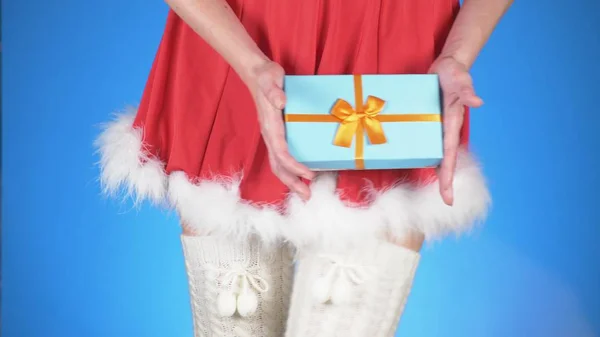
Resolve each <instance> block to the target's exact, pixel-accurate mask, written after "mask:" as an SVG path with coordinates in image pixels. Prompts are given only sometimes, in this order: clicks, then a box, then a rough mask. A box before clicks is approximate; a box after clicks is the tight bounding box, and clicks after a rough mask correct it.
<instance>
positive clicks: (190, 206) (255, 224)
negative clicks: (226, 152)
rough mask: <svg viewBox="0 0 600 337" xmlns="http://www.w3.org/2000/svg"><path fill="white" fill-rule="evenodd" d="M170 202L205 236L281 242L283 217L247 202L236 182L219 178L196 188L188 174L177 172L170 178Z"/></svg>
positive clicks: (200, 183) (267, 207)
mask: <svg viewBox="0 0 600 337" xmlns="http://www.w3.org/2000/svg"><path fill="white" fill-rule="evenodd" d="M169 202H170V204H171V205H173V207H174V208H175V209H177V211H178V213H179V216H180V217H181V219H182V221H183V222H185V224H186V225H187V226H190V227H191V228H192V229H193V230H194V231H196V232H197V233H199V234H202V235H203V234H210V235H216V236H225V237H230V238H232V239H234V240H244V239H247V238H248V237H250V236H258V237H260V238H261V239H262V240H263V242H265V243H275V242H276V241H277V239H281V237H280V228H281V224H282V223H283V216H282V215H281V213H280V212H278V211H277V210H275V209H273V208H271V207H269V206H264V207H258V206H253V205H250V204H248V203H246V202H244V201H243V200H242V199H241V198H240V194H239V180H236V179H230V178H229V179H228V178H215V179H214V180H212V181H201V182H199V183H197V184H193V183H191V182H190V180H189V179H188V177H187V176H186V175H185V173H183V172H174V173H172V174H171V175H170V176H169Z"/></svg>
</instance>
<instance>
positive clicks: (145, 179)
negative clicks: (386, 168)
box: [96, 111, 490, 249]
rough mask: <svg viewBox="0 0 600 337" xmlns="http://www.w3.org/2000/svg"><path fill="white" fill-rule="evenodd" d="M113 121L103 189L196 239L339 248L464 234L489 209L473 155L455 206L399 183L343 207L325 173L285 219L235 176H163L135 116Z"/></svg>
mask: <svg viewBox="0 0 600 337" xmlns="http://www.w3.org/2000/svg"><path fill="white" fill-rule="evenodd" d="M134 113H135V111H130V112H129V114H126V115H122V116H119V117H118V118H117V119H116V120H115V121H114V122H112V123H109V124H108V126H107V127H106V129H105V130H104V132H103V133H102V134H101V135H100V137H99V138H98V141H97V143H96V144H97V145H98V146H99V148H100V151H99V152H100V156H101V159H100V165H101V182H102V184H103V186H104V191H105V192H107V193H109V194H114V193H115V192H117V191H119V190H122V189H123V190H125V192H126V194H127V195H132V196H134V197H135V200H136V201H138V202H139V201H142V200H144V199H149V200H151V201H154V202H164V201H166V202H167V203H168V204H169V205H171V206H172V207H173V208H175V209H176V210H177V212H178V214H179V215H180V217H181V220H182V222H184V223H185V224H186V225H187V226H189V227H191V229H193V230H194V231H196V232H198V233H200V234H210V235H216V236H224V237H228V238H231V239H234V240H244V239H246V238H248V237H249V236H258V237H260V238H261V239H262V240H263V241H264V242H266V243H274V242H276V241H277V240H278V239H282V238H283V239H285V240H288V241H291V242H292V243H293V244H295V245H296V246H297V247H307V246H317V247H332V248H336V247H339V248H342V249H343V247H346V246H347V245H354V244H357V243H364V241H365V240H367V239H369V238H371V239H376V238H381V237H383V236H384V235H385V234H388V233H389V234H392V235H395V236H398V237H401V236H403V235H404V234H406V233H407V232H408V231H410V230H418V231H421V232H422V233H424V234H425V237H426V238H427V240H432V239H435V238H437V237H440V236H443V235H446V234H449V233H460V232H464V231H466V230H469V229H470V228H471V227H472V225H473V224H475V223H476V222H477V221H478V220H482V219H483V218H484V216H485V214H486V211H487V208H488V206H489V204H490V196H489V193H488V190H487V187H486V185H485V180H484V178H483V175H482V173H481V170H480V169H479V167H478V165H477V164H476V162H475V160H474V159H473V157H472V156H471V155H470V154H468V153H466V152H464V153H462V154H461V155H460V158H459V164H458V168H457V172H456V177H455V181H454V196H455V203H454V206H452V207H450V206H446V205H445V204H444V203H443V202H442V199H441V197H440V195H439V190H438V183H437V182H434V183H431V184H429V185H427V186H425V187H422V188H418V189H413V188H412V187H411V186H409V185H398V186H395V187H394V188H391V189H389V190H386V191H370V192H371V194H372V197H373V200H374V201H373V203H372V204H371V205H370V206H369V207H360V206H356V207H353V206H348V205H346V204H345V203H344V202H342V201H341V199H340V196H339V195H338V193H337V192H336V185H335V184H336V176H335V174H332V173H323V174H321V175H319V177H318V178H317V179H316V180H315V181H314V182H313V183H312V185H311V190H312V198H311V200H309V201H308V202H303V201H301V200H300V199H299V198H298V197H297V196H291V197H290V198H289V200H288V203H287V207H286V212H285V214H284V213H283V212H282V211H281V210H278V209H276V208H274V207H271V206H270V205H253V204H250V203H248V202H246V201H244V200H242V199H241V198H240V194H239V181H240V180H239V179H235V178H227V177H225V178H222V177H217V178H214V179H211V180H203V181H199V182H197V183H194V182H192V181H191V180H190V179H188V177H187V176H186V175H185V173H183V172H173V173H171V174H170V175H169V176H167V175H166V174H165V172H164V165H163V164H162V163H161V162H160V161H159V160H158V159H156V158H154V157H151V156H149V155H148V154H145V151H144V148H143V142H142V131H141V130H140V129H134V128H133V127H132V123H133V114H134Z"/></svg>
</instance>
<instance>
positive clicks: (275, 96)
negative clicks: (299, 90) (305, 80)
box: [262, 82, 286, 110]
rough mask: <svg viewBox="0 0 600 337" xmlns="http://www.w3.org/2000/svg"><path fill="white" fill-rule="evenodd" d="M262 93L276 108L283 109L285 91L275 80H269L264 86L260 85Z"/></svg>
mask: <svg viewBox="0 0 600 337" xmlns="http://www.w3.org/2000/svg"><path fill="white" fill-rule="evenodd" d="M262 91H263V94H264V95H265V97H266V98H267V101H269V103H271V105H272V106H273V107H274V108H275V109H278V110H281V109H283V107H284V106H285V100H286V98H285V92H283V89H281V87H280V86H278V85H276V84H275V82H269V83H267V85H266V86H264V87H262Z"/></svg>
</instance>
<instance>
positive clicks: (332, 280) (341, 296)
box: [314, 256, 368, 304]
mask: <svg viewBox="0 0 600 337" xmlns="http://www.w3.org/2000/svg"><path fill="white" fill-rule="evenodd" d="M321 257H322V258H325V259H328V260H329V261H330V265H329V267H328V270H327V272H326V273H325V275H324V276H322V277H321V278H319V279H318V280H317V281H316V282H315V286H314V295H315V297H316V299H317V301H319V302H320V303H322V304H323V303H327V302H328V301H331V302H332V303H334V304H340V303H345V302H347V301H349V300H350V298H351V297H352V294H351V292H352V291H351V289H350V288H351V286H352V284H354V285H355V286H358V285H361V284H363V283H364V282H365V279H366V277H367V274H368V270H367V268H366V267H364V266H361V265H355V264H347V263H344V262H342V261H340V260H339V259H338V258H336V257H332V256H321Z"/></svg>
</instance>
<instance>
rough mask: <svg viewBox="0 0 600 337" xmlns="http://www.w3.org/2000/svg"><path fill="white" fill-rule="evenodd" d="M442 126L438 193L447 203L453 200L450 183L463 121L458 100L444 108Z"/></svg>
mask: <svg viewBox="0 0 600 337" xmlns="http://www.w3.org/2000/svg"><path fill="white" fill-rule="evenodd" d="M446 111H447V112H446V113H445V117H444V121H443V128H444V159H443V160H442V163H441V166H440V169H439V182H440V193H441V195H442V199H443V200H444V202H445V203H446V204H448V205H452V203H453V202H454V191H453V187H452V183H453V180H454V170H455V169H456V158H457V155H458V147H459V144H460V129H461V127H462V123H463V107H462V105H461V104H460V102H458V101H454V102H453V103H452V104H450V105H449V106H448V107H447V109H446Z"/></svg>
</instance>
